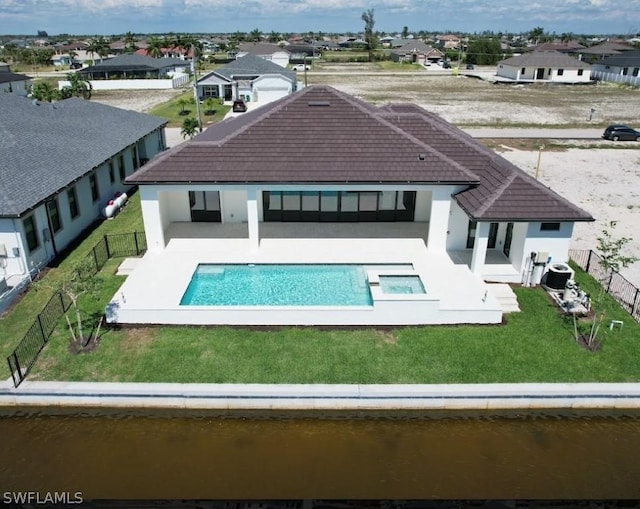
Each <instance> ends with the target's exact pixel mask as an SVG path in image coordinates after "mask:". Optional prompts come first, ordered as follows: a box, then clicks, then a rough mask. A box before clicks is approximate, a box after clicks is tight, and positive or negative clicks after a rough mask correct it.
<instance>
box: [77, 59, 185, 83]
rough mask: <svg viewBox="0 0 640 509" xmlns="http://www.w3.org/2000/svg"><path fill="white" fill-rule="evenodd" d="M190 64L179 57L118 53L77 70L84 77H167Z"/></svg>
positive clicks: (108, 78) (101, 78)
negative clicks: (116, 55) (118, 54)
mask: <svg viewBox="0 0 640 509" xmlns="http://www.w3.org/2000/svg"><path fill="white" fill-rule="evenodd" d="M190 66H191V64H190V63H189V62H187V61H185V60H181V59H179V58H152V57H145V56H143V55H136V54H133V55H120V56H119V57H113V58H109V59H108V60H103V61H102V62H99V63H97V64H95V65H92V66H89V67H85V68H84V69H81V70H80V71H78V73H79V74H80V75H82V76H83V77H84V78H85V79H89V80H110V79H131V78H139V79H140V78H142V79H146V78H156V79H157V78H167V77H169V76H171V75H172V74H175V73H178V74H179V73H186V72H188V70H189V67H190Z"/></svg>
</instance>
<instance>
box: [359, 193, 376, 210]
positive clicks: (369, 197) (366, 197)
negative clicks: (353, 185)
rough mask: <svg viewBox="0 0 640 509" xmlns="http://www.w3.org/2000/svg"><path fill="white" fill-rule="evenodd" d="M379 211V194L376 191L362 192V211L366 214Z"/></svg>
mask: <svg viewBox="0 0 640 509" xmlns="http://www.w3.org/2000/svg"><path fill="white" fill-rule="evenodd" d="M377 209H378V193H377V192H376V191H362V192H361V193H360V210H361V211H364V212H370V211H374V212H375V211H376V210H377Z"/></svg>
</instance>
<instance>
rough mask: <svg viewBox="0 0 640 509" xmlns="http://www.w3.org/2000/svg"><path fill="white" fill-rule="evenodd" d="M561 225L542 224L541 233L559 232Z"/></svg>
mask: <svg viewBox="0 0 640 509" xmlns="http://www.w3.org/2000/svg"><path fill="white" fill-rule="evenodd" d="M560 226H561V225H560V223H559V222H548V221H545V222H542V223H540V231H541V232H559V231H560Z"/></svg>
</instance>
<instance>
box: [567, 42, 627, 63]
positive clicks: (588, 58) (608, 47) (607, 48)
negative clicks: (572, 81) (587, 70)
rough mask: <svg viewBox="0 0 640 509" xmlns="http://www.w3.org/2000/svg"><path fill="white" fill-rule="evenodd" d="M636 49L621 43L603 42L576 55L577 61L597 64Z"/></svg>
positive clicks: (579, 51) (581, 50)
mask: <svg viewBox="0 0 640 509" xmlns="http://www.w3.org/2000/svg"><path fill="white" fill-rule="evenodd" d="M636 49H637V48H636V47H634V46H632V45H630V44H626V43H623V42H615V41H605V42H603V43H601V44H596V45H595V46H590V47H588V48H584V49H580V50H578V51H577V52H576V54H577V55H578V59H579V60H583V61H585V62H597V61H599V60H602V59H604V58H606V57H611V56H614V55H620V54H621V53H625V52H627V51H634V50H636Z"/></svg>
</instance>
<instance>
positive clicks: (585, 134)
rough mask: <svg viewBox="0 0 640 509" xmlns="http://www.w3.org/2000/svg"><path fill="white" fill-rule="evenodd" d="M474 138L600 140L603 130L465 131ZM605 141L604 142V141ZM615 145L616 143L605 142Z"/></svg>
mask: <svg viewBox="0 0 640 509" xmlns="http://www.w3.org/2000/svg"><path fill="white" fill-rule="evenodd" d="M463 131H465V132H466V133H469V134H470V135H471V136H473V137H474V138H514V139H518V138H529V139H530V138H534V139H552V140H558V139H562V140H600V139H601V138H600V137H601V136H602V131H603V129H602V128H598V129H538V128H531V129H528V128H527V129H513V128H484V127H478V128H472V129H471V128H470V129H463ZM603 141H604V140H603ZM605 143H614V142H605Z"/></svg>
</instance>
